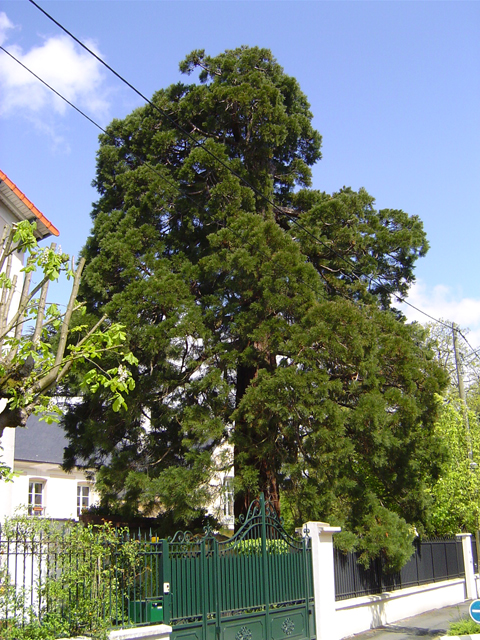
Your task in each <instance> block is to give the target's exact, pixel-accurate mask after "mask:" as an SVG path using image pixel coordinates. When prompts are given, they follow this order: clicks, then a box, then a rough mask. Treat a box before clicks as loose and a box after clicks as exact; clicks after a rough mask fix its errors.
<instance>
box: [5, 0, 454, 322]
mask: <svg viewBox="0 0 480 640" xmlns="http://www.w3.org/2000/svg"><path fill="white" fill-rule="evenodd" d="M29 2H31V4H33V5H34V6H35V7H36V8H37V9H39V10H40V11H41V12H42V13H43V14H44V15H45V16H46V17H47V18H49V20H51V21H52V22H53V23H54V24H56V25H57V26H58V27H59V28H60V29H61V30H62V31H64V32H65V33H66V34H67V35H68V36H70V37H71V38H72V39H73V40H74V41H75V42H77V43H78V44H79V45H80V46H81V47H82V48H83V49H85V50H86V51H87V52H88V53H89V54H90V55H92V56H93V57H94V58H95V59H96V60H98V61H99V62H100V63H101V64H102V65H104V66H105V67H106V68H107V69H108V70H109V71H111V73H113V74H114V75H115V76H116V77H117V78H118V79H119V80H121V81H122V82H123V83H125V84H126V85H127V86H128V87H129V88H131V89H132V90H133V91H134V92H135V93H136V94H137V95H138V96H140V97H141V98H142V99H143V100H144V101H145V102H147V103H148V104H149V105H150V106H152V107H153V108H154V109H156V110H157V111H158V112H159V113H160V115H162V116H163V117H164V118H166V119H167V120H168V121H169V122H170V123H171V124H173V126H175V127H176V128H177V129H178V130H179V131H180V132H181V133H183V134H184V135H185V136H187V137H188V138H189V139H191V140H192V141H193V142H194V144H195V146H200V147H201V148H202V149H203V150H204V151H206V152H207V153H208V154H209V155H210V156H211V157H212V158H214V159H215V160H216V161H217V162H219V163H220V164H221V165H222V166H223V167H224V168H226V169H227V170H228V171H229V172H230V173H232V174H233V175H234V176H235V177H237V178H238V179H239V180H241V181H242V182H243V183H244V184H245V185H246V186H248V187H249V188H250V189H251V190H252V191H253V192H254V193H256V194H257V195H258V196H260V197H261V198H263V199H264V200H265V201H266V202H267V203H268V204H270V205H271V206H272V207H273V208H274V209H275V210H276V211H278V212H279V213H280V214H282V215H284V216H285V217H287V218H288V219H289V220H291V222H292V223H293V224H295V225H296V226H298V227H299V228H300V229H301V230H302V231H304V232H305V233H307V234H308V235H309V236H310V237H311V238H312V239H314V240H315V242H316V243H318V244H320V245H322V246H324V247H325V248H327V249H329V250H330V251H331V252H332V253H333V254H334V255H335V256H336V257H338V258H340V259H341V260H343V261H344V262H345V263H346V264H347V265H348V266H349V267H350V268H352V265H351V263H350V262H349V261H348V260H347V258H345V257H344V256H343V255H342V254H340V253H338V252H336V251H335V250H334V249H333V248H332V247H331V246H329V245H327V244H326V243H325V242H323V241H322V240H321V239H320V238H318V237H317V236H315V234H313V233H312V232H311V231H310V230H309V229H307V228H306V227H304V226H303V225H301V224H300V223H299V222H298V221H297V220H295V218H294V217H293V216H291V215H289V214H288V213H287V212H285V211H284V210H283V209H281V208H280V207H278V205H277V204H276V203H274V202H273V201H271V200H270V199H269V198H268V197H267V196H266V195H265V194H263V193H262V192H261V191H260V190H259V189H257V188H256V187H254V186H253V185H251V184H250V183H249V182H248V181H247V180H246V179H245V178H243V177H242V176H240V175H239V174H238V173H237V172H236V171H234V170H233V169H232V168H231V167H230V166H229V165H228V164H227V163H225V162H224V161H223V160H222V159H221V158H218V157H217V156H216V155H215V154H214V153H213V152H212V151H210V150H209V149H207V148H206V147H205V146H204V145H203V144H201V143H200V142H199V141H197V140H196V139H195V138H194V136H192V134H190V133H189V132H188V131H186V130H185V129H183V127H181V126H180V125H179V124H178V123H176V122H175V121H174V119H173V118H171V117H170V116H169V115H168V114H167V113H166V112H165V111H164V110H163V109H161V108H160V107H158V106H157V105H155V104H154V103H153V102H152V101H151V100H149V99H148V98H147V97H146V96H145V95H144V94H143V93H141V92H140V91H139V90H138V89H137V88H136V87H135V86H134V85H132V84H131V83H130V82H128V80H126V79H125V78H123V77H122V76H121V75H120V74H119V73H118V72H117V71H115V70H114V69H113V68H112V67H110V65H108V64H107V63H106V62H105V61H104V60H102V58H100V57H99V56H98V55H97V54H96V53H95V52H94V51H92V50H91V49H89V47H87V46H86V45H85V44H83V43H82V42H81V41H80V40H79V39H78V38H77V37H76V36H75V35H73V34H72V33H71V32H70V31H69V30H68V29H66V27H64V26H63V25H62V24H60V23H59V22H58V21H57V20H55V18H53V17H52V16H51V15H50V14H49V13H47V12H46V11H45V10H44V9H43V8H42V7H40V6H39V5H38V4H37V3H36V2H35V1H34V0H29ZM0 49H1V50H2V51H4V52H5V53H6V54H7V55H8V56H10V58H12V59H13V60H15V62H17V63H18V64H20V65H21V66H22V67H23V68H24V69H25V70H27V71H29V72H30V73H31V74H32V75H33V76H34V77H35V78H36V79H37V80H39V81H40V82H42V84H44V85H45V86H46V87H47V88H48V89H49V90H51V91H53V93H55V95H57V96H58V97H60V98H61V99H62V100H64V101H65V102H66V103H67V104H68V105H69V106H71V107H72V108H74V109H75V110H76V111H77V112H78V113H80V114H81V115H82V116H83V117H85V118H86V119H87V120H88V121H89V122H91V123H92V124H93V125H94V126H96V127H97V128H98V129H100V131H102V132H103V133H104V134H106V135H108V136H110V135H111V134H108V132H107V131H106V130H105V129H104V128H103V127H101V126H100V125H99V124H98V123H97V122H95V121H94V120H93V119H92V118H90V117H89V116H88V115H87V114H85V113H84V112H83V111H82V110H81V109H79V108H78V107H77V106H75V105H74V104H73V103H72V102H70V101H69V100H68V99H67V98H65V97H64V96H62V94H60V93H59V92H58V91H57V90H55V89H54V88H53V87H51V86H50V85H49V84H48V83H47V82H45V81H44V80H43V79H42V78H40V77H39V76H38V75H37V74H35V73H34V72H33V71H32V70H31V69H29V68H28V67H27V66H26V65H24V64H23V63H22V62H21V61H20V60H18V59H17V58H16V57H15V56H14V55H13V54H11V53H10V52H9V51H7V50H6V49H5V48H4V47H3V46H1V45H0ZM143 164H144V166H147V167H148V168H149V169H150V170H151V171H153V172H154V173H155V174H156V175H158V176H159V177H160V178H161V179H162V180H164V181H165V182H166V183H167V184H169V186H171V187H173V188H175V189H176V190H177V191H178V192H179V193H180V194H181V195H183V196H184V197H186V198H188V199H189V200H191V201H192V202H194V204H195V206H197V203H196V202H195V201H194V200H193V199H192V198H191V197H190V196H189V195H188V194H186V193H184V192H182V191H181V190H180V189H179V187H178V185H176V184H174V183H172V182H170V181H169V180H168V179H167V178H165V176H163V175H162V174H161V173H160V172H158V171H157V170H156V169H155V168H154V167H152V166H151V165H150V164H149V163H146V162H143ZM229 229H230V230H231V231H232V232H233V233H235V231H233V230H232V229H231V228H230V227H229ZM252 248H253V247H252ZM257 250H258V249H257ZM344 275H345V276H346V277H351V275H353V276H354V277H355V278H356V279H357V280H358V281H361V278H360V277H359V276H358V275H357V274H355V272H354V271H353V270H352V274H345V273H344ZM370 282H371V283H374V284H375V285H377V287H379V288H380V289H382V290H384V291H385V292H387V293H388V294H389V295H392V296H393V297H394V298H395V300H397V302H399V303H401V304H406V305H407V306H409V307H410V308H412V309H414V310H415V311H417V312H418V313H421V314H422V315H424V316H426V317H427V318H429V319H430V320H432V321H434V322H436V323H438V324H441V325H443V326H445V327H447V328H448V329H451V327H450V325H448V324H446V323H444V322H443V321H441V320H439V319H436V318H434V317H433V316H431V315H430V314H428V313H427V312H425V311H423V310H422V309H420V308H418V307H416V306H415V305H413V304H411V303H410V302H408V301H407V300H406V299H405V298H403V297H402V296H400V295H399V294H396V293H395V292H391V291H389V290H388V289H387V287H385V285H383V284H382V283H381V282H378V281H377V280H375V279H374V278H370ZM304 284H306V283H304ZM307 286H309V285H307ZM310 288H311V287H310ZM347 299H349V298H347ZM350 301H351V302H357V303H358V301H352V300H351V299H350Z"/></svg>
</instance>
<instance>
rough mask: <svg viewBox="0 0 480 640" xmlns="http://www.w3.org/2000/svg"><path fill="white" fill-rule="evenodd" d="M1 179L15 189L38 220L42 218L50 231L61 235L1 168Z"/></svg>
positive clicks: (55, 234)
mask: <svg viewBox="0 0 480 640" xmlns="http://www.w3.org/2000/svg"><path fill="white" fill-rule="evenodd" d="M0 180H1V181H2V182H4V183H5V184H6V185H7V187H9V188H10V189H11V190H12V191H13V193H14V194H15V195H16V196H17V198H19V199H20V200H21V201H22V202H23V204H24V205H25V206H26V207H28V208H29V209H30V211H31V212H32V213H33V215H34V216H35V217H36V218H37V219H38V220H41V221H42V222H43V224H44V225H45V226H46V227H47V229H48V230H49V231H50V233H51V234H52V235H54V236H59V235H60V231H59V230H58V229H57V228H56V227H55V226H54V225H53V224H52V223H51V222H50V220H48V218H46V217H45V216H44V215H43V213H42V212H41V211H40V210H39V209H37V207H36V206H35V205H34V204H33V202H30V200H29V199H28V198H27V196H26V195H25V194H24V193H23V192H22V191H20V189H19V188H18V187H17V185H16V184H15V183H14V182H12V181H11V180H10V178H9V177H8V176H7V175H6V174H5V173H4V172H3V171H2V170H1V169H0Z"/></svg>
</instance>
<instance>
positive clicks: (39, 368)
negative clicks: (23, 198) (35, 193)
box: [0, 221, 136, 477]
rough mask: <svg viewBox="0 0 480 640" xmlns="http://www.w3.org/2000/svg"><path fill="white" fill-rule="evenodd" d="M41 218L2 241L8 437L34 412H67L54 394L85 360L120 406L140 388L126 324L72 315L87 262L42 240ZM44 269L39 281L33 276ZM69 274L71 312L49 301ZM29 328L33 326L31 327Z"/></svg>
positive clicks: (0, 357)
mask: <svg viewBox="0 0 480 640" xmlns="http://www.w3.org/2000/svg"><path fill="white" fill-rule="evenodd" d="M34 231H35V224H32V223H30V222H28V221H25V222H20V223H19V224H17V225H13V226H11V227H5V229H4V231H3V235H2V237H1V240H0V402H1V404H2V405H3V410H2V411H1V413H0V436H1V435H2V434H3V431H4V429H5V428H6V427H18V426H25V424H26V422H27V419H28V416H29V415H30V414H32V413H37V414H40V413H42V414H44V415H45V419H47V420H55V415H56V414H59V413H60V409H59V408H58V406H57V405H56V404H55V403H54V402H53V401H52V392H53V390H54V389H55V388H56V386H57V385H58V384H59V383H60V382H61V381H62V380H63V379H64V378H65V376H66V375H67V374H68V373H71V372H72V370H73V369H74V368H75V367H76V366H78V365H79V364H80V363H81V364H83V365H84V364H85V363H87V364H89V365H90V367H88V368H87V373H86V375H84V377H83V382H82V386H83V387H84V388H89V389H93V390H95V389H97V388H98V387H100V386H102V387H104V388H105V389H106V390H108V393H109V401H110V403H111V405H112V409H113V410H114V411H119V410H120V409H121V408H122V407H123V408H125V407H126V404H125V399H124V396H125V394H126V393H128V392H129V391H131V390H132V389H133V388H134V381H133V379H132V377H131V374H130V371H129V368H128V365H130V364H135V363H136V359H135V357H134V356H133V355H132V354H131V353H128V352H127V351H126V350H125V349H124V348H123V343H124V340H125V332H124V328H123V326H122V325H120V324H118V323H115V322H111V321H110V320H109V318H108V317H107V316H106V315H103V316H102V317H101V318H100V319H99V320H98V321H97V322H96V324H94V325H93V326H91V327H87V325H86V324H77V325H76V326H75V327H74V328H71V321H72V316H73V314H74V312H75V311H77V310H79V309H80V308H81V305H78V304H77V303H76V296H77V293H78V288H79V284H80V278H81V275H82V271H83V267H84V260H83V259H82V260H80V262H79V263H78V266H77V267H76V269H74V268H73V265H71V264H70V258H69V256H68V255H67V254H64V253H61V252H60V251H57V250H56V247H55V245H51V246H50V247H48V248H41V247H39V246H38V244H37V241H36V238H35V235H34ZM16 252H23V253H25V255H26V260H25V265H24V267H23V269H22V272H23V274H24V280H23V286H22V290H21V295H20V300H19V302H17V301H16V300H15V292H16V290H17V288H18V286H19V282H18V281H19V278H18V276H17V275H13V259H14V254H15V253H16ZM34 273H36V274H37V275H39V276H40V277H39V282H38V284H36V285H34V286H32V275H33V274H34ZM61 273H64V274H66V276H67V278H68V279H71V280H72V290H71V295H70V299H69V302H68V305H67V308H66V310H65V312H63V313H62V312H61V311H60V310H59V308H58V306H57V305H56V304H49V305H47V292H48V285H49V283H50V282H52V281H55V280H57V279H58V277H59V276H60V274H61ZM25 327H28V330H24V328H25ZM107 353H108V354H113V356H114V358H115V363H114V366H112V367H110V368H109V369H108V370H102V369H101V368H100V367H98V366H97V364H96V363H97V362H98V360H99V358H100V356H102V357H103V356H105V354H107ZM8 473H9V469H8V467H6V465H4V464H3V463H2V464H0V477H7V476H8Z"/></svg>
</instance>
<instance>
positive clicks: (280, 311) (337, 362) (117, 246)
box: [65, 47, 445, 555]
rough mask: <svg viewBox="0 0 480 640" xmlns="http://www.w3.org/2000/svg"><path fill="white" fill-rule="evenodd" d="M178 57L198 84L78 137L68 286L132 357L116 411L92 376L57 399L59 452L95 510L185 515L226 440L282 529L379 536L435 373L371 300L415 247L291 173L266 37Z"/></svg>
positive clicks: (281, 83) (428, 411) (400, 506)
mask: <svg viewBox="0 0 480 640" xmlns="http://www.w3.org/2000/svg"><path fill="white" fill-rule="evenodd" d="M180 68H181V70H182V72H183V73H185V74H187V75H188V74H191V73H193V72H195V71H200V76H199V80H200V82H199V83H192V84H182V83H179V84H176V85H173V86H171V87H168V88H167V89H163V90H160V91H158V92H157V93H156V94H155V95H154V96H153V98H152V104H148V105H146V106H145V107H142V108H139V109H137V110H135V111H134V112H133V113H132V114H130V115H129V116H127V117H126V118H125V119H124V120H122V121H120V120H114V121H113V122H112V123H111V124H110V126H109V127H108V129H107V132H106V134H104V135H102V136H101V137H100V149H99V152H98V160H97V176H96V180H95V184H96V187H97V189H98V192H99V200H98V202H97V203H96V204H95V205H94V210H93V213H92V218H93V222H94V227H93V231H92V234H91V236H90V237H89V238H88V241H87V243H86V246H85V248H84V250H83V255H84V257H85V258H86V260H87V266H86V269H85V273H84V278H83V280H82V285H81V296H82V297H83V299H84V300H85V301H86V302H87V305H88V310H89V312H90V313H91V314H92V318H96V317H98V315H99V314H101V313H104V312H107V313H109V314H111V315H112V316H113V317H116V318H117V319H118V320H119V321H120V322H122V323H123V324H124V325H125V326H127V327H128V340H129V347H130V348H131V350H132V352H133V353H134V354H135V356H136V357H137V358H138V360H139V363H140V364H139V366H138V369H137V371H136V373H135V376H134V377H135V385H136V386H135V390H134V392H133V393H132V396H131V399H130V401H129V406H128V410H127V411H126V412H125V413H123V414H122V415H118V414H115V415H114V414H113V413H112V412H111V411H110V410H109V409H108V408H106V407H105V402H104V395H103V392H102V390H101V389H99V390H98V391H97V393H95V394H90V395H88V396H86V397H85V399H84V402H83V403H81V404H79V405H77V406H76V407H75V408H74V410H73V411H72V412H71V413H70V415H69V416H68V417H67V419H66V422H65V426H66V429H67V432H68V434H69V437H70V441H71V446H70V448H69V451H68V456H67V457H68V459H67V466H68V465H72V464H73V461H74V456H75V455H81V456H82V457H84V458H85V459H86V460H87V461H88V462H89V464H90V465H91V466H93V467H95V468H97V469H98V470H99V471H98V478H99V484H98V486H99V488H100V489H101V492H102V496H103V503H104V505H105V506H109V507H110V508H111V509H116V510H123V511H131V512H136V511H138V510H142V511H143V512H155V510H156V509H159V508H160V509H163V510H167V511H169V512H174V513H175V515H176V518H177V520H178V521H179V522H188V521H189V519H190V518H191V517H192V516H193V515H194V514H195V512H196V510H197V509H198V507H199V506H200V505H202V504H205V503H206V501H207V500H208V496H209V493H210V486H209V481H210V479H211V477H212V474H213V473H214V472H215V470H218V469H219V468H224V467H226V466H228V465H229V464H231V460H229V459H226V458H228V456H226V458H225V456H221V457H218V456H214V455H212V454H213V452H214V451H216V450H218V449H217V447H218V445H220V444H224V443H228V444H230V445H231V447H232V449H233V452H234V462H235V490H236V503H235V509H236V513H237V515H238V513H240V512H242V511H245V508H246V505H247V504H248V503H249V501H250V500H251V499H252V497H254V496H256V494H257V493H258V492H259V491H261V490H262V491H264V492H265V493H266V495H267V497H268V498H269V499H270V500H271V501H272V502H273V503H274V504H275V506H276V507H277V508H278V507H279V504H280V502H279V497H280V494H281V495H282V504H284V505H285V509H287V510H288V512H289V518H290V521H292V522H293V523H294V524H295V525H298V524H301V523H302V522H305V521H306V520H323V521H331V522H332V523H337V524H341V525H342V526H343V527H344V528H346V530H348V531H349V532H350V537H349V541H350V542H349V544H350V546H351V544H352V540H353V541H354V542H355V544H356V546H357V548H359V549H367V547H368V548H370V549H371V550H372V554H378V553H386V554H387V555H388V554H394V553H396V551H395V549H394V542H392V543H391V542H390V541H393V540H394V538H395V535H394V532H395V534H396V535H397V534H398V532H406V533H405V534H404V535H403V539H405V540H409V539H410V533H408V532H409V531H410V528H409V526H408V525H412V524H415V525H416V526H418V527H421V525H422V522H424V521H425V518H426V513H427V507H428V505H427V503H426V501H425V493H424V487H425V484H426V483H427V482H429V481H430V479H431V478H432V477H434V476H435V475H436V474H437V472H438V468H439V464H440V462H441V460H442V455H443V453H442V447H441V443H440V442H439V440H438V439H437V438H436V436H435V434H434V431H433V425H434V420H435V414H436V404H435V401H434V394H435V393H437V392H438V391H440V390H441V389H442V387H443V385H444V383H445V377H444V375H443V373H442V371H441V370H440V368H439V367H438V366H437V365H436V364H435V363H434V362H433V361H432V359H431V356H430V353H429V351H428V350H427V349H425V347H424V336H423V332H422V331H421V330H420V329H419V328H418V327H415V326H407V325H406V324H405V322H404V321H403V319H402V318H401V316H400V315H399V314H398V312H396V311H395V310H394V309H393V308H392V307H391V300H392V297H391V296H392V295H394V294H403V293H405V292H406V291H407V290H408V287H409V285H410V283H411V282H412V281H413V279H414V275H413V266H414V263H415V260H416V259H417V258H418V257H419V256H422V255H424V254H425V252H426V250H427V248H428V245H427V242H426V238H425V234H424V232H423V228H422V224H421V222H420V220H419V219H418V218H417V217H416V216H409V215H407V214H406V213H404V212H403V211H399V210H395V209H388V210H381V211H378V210H376V209H375V207H374V199H373V198H372V197H371V196H370V195H369V194H368V193H367V192H366V191H365V190H364V189H360V190H359V191H358V192H355V191H353V190H352V189H350V188H343V189H342V190H340V191H339V192H338V193H334V194H333V195H329V194H326V193H323V192H321V191H314V190H312V189H310V188H309V187H310V180H311V170H310V167H311V166H312V165H313V164H314V163H315V162H316V161H317V160H318V159H319V158H320V144H321V136H320V135H319V134H318V132H316V131H315V130H314V129H313V127H312V125H311V119H312V114H311V113H310V111H309V105H308V102H307V99H306V97H305V96H304V94H303V93H302V92H301V90H300V88H299V86H298V83H297V82H296V80H295V79H294V78H291V77H289V76H288V75H286V74H285V73H284V71H283V69H282V68H281V67H280V65H279V64H278V63H277V62H276V60H275V59H274V58H273V57H272V55H271V53H270V52H269V51H267V50H263V49H258V48H248V47H244V48H241V49H236V50H234V51H227V52H225V53H224V54H221V55H219V56H217V57H214V58H212V57H209V56H206V55H205V54H204V53H203V52H201V51H196V52H193V53H192V54H190V55H189V56H188V57H187V58H186V59H185V60H184V61H183V62H182V63H181V65H180ZM212 154H213V155H212ZM72 389H73V391H74V385H72ZM107 463H108V464H107ZM407 523H408V524H407ZM346 539H347V538H344V541H345V540H346ZM366 552H367V554H368V553H369V552H368V549H367V551H366Z"/></svg>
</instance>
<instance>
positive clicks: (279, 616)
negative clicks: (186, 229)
mask: <svg viewBox="0 0 480 640" xmlns="http://www.w3.org/2000/svg"><path fill="white" fill-rule="evenodd" d="M166 565H167V563H165V566H166ZM168 575H169V581H170V595H169V612H168V614H167V615H166V616H165V620H167V617H168V620H169V621H170V624H171V625H172V627H173V631H172V635H173V638H172V640H290V639H291V640H312V639H313V638H314V637H315V632H314V629H315V624H314V619H313V616H314V607H313V574H312V559H311V548H310V541H309V539H307V538H302V539H296V538H292V537H291V536H289V535H288V534H287V533H286V532H285V530H284V529H283V526H282V524H281V522H280V520H279V519H278V516H277V514H276V512H275V510H274V508H273V506H272V505H270V504H269V503H268V502H265V500H264V498H263V495H262V496H260V498H259V499H258V500H256V501H254V502H253V503H252V504H251V505H250V508H249V510H248V513H247V517H246V519H245V522H244V524H243V525H242V527H241V528H240V530H239V531H238V532H237V533H236V534H235V535H234V536H233V537H232V538H230V540H226V541H225V542H218V540H217V539H216V538H215V536H214V535H213V534H212V533H211V532H207V533H206V535H205V536H204V537H202V538H195V537H192V536H191V535H190V534H189V533H181V534H177V535H176V536H175V537H174V538H173V540H171V541H170V542H169V544H168Z"/></svg>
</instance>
